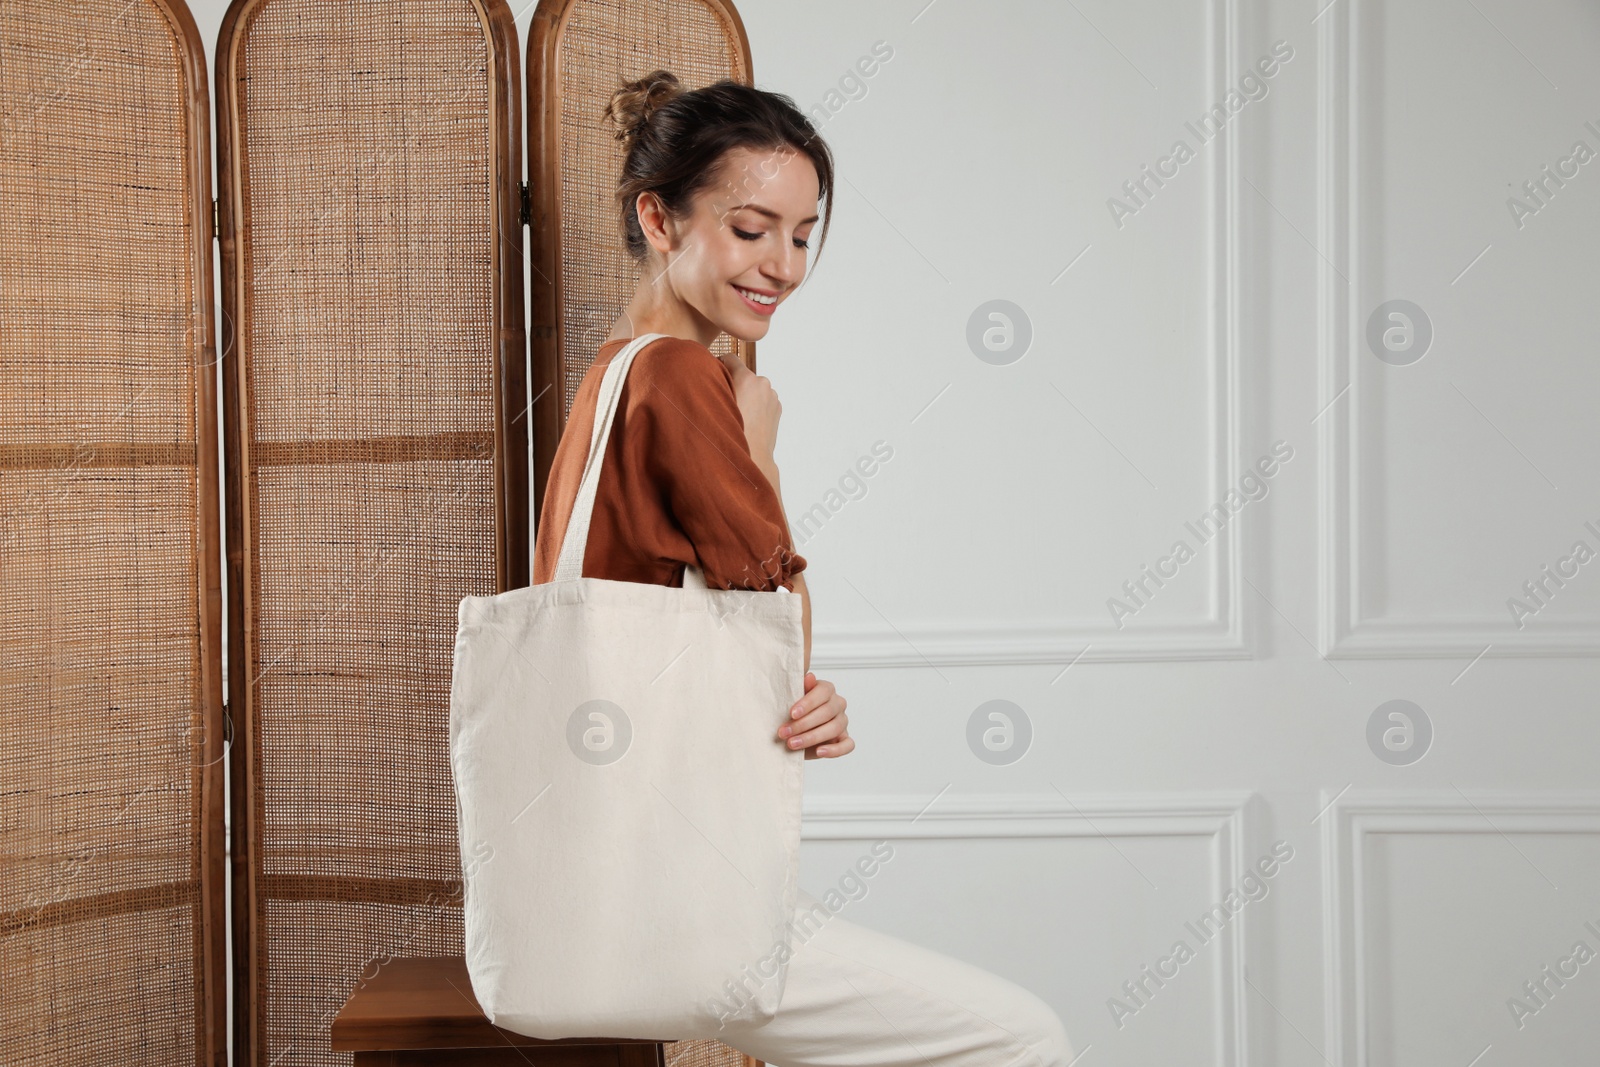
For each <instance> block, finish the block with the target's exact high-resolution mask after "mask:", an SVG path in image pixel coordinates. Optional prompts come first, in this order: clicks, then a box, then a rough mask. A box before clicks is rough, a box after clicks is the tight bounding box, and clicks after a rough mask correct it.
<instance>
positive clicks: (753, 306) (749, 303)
mask: <svg viewBox="0 0 1600 1067" xmlns="http://www.w3.org/2000/svg"><path fill="white" fill-rule="evenodd" d="M728 285H729V286H730V287H731V288H732V289H733V291H734V292H736V293H738V294H739V299H740V300H743V301H744V306H745V307H747V308H749V309H750V310H751V311H754V312H755V313H756V314H757V315H770V314H772V313H773V312H774V311H777V310H778V305H777V303H776V302H773V303H771V304H758V303H756V302H755V301H754V300H751V299H750V298H749V297H748V296H745V295H744V293H743V292H741V291H740V289H739V287H738V286H737V285H734V284H733V283H732V282H729V283H728Z"/></svg>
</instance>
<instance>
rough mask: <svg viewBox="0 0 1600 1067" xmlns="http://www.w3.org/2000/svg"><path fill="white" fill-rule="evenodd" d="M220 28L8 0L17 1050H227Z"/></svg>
mask: <svg viewBox="0 0 1600 1067" xmlns="http://www.w3.org/2000/svg"><path fill="white" fill-rule="evenodd" d="M207 96H208V93H207V88H206V74H205V58H204V50H203V48H202V46H201V43H200V40H199V37H198V35H197V33H196V31H195V27H194V23H193V21H192V19H190V17H189V15H188V13H187V11H186V10H181V9H180V10H177V11H173V10H170V9H168V8H167V7H166V6H165V5H164V4H161V3H156V2H144V0H133V2H131V3H130V2H129V0H104V2H101V0H72V2H71V3H67V2H65V0H63V2H61V3H52V2H49V0H32V2H29V3H8V4H0V219H3V222H0V1063H3V1064H5V1065H6V1067H23V1065H41V1067H42V1065H49V1067H59V1065H74V1064H85V1065H87V1064H97V1065H98V1064H119V1065H121V1064H128V1065H139V1064H148V1065H152V1067H170V1065H173V1064H210V1063H218V1064H220V1063H222V1062H223V1057H225V1056H226V1033H225V1030H224V1028H223V1024H224V1023H225V1016H224V1014H223V1009H224V1005H225V986H224V984H223V983H224V976H223V972H222V966H223V955H222V953H223V945H224V941H223V937H224V935H225V933H226V930H225V928H224V925H223V922H222V915H223V910H222V904H223V896H222V894H223V881H222V880H223V874H224V869H223V856H222V845H223V839H222V812H221V807H220V805H221V796H222V794H221V781H222V769H221V767H222V765H221V757H222V753H223V739H222V681H221V649H222V632H221V629H222V617H221V578H220V569H221V553H220V534H219V523H218V514H219V512H220V489H219V476H218V475H219V472H218V458H217V447H216V435H217V423H216V389H215V384H214V382H215V375H216V368H215V358H214V356H215V346H214V344H213V341H212V338H213V331H214V322H213V316H212V314H211V298H212V294H211V273H210V272H211V252H210V247H211V191H210V185H211V172H210V163H209V155H210V145H209V137H208V122H209V114H208V104H207Z"/></svg>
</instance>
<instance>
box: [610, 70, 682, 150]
mask: <svg viewBox="0 0 1600 1067" xmlns="http://www.w3.org/2000/svg"><path fill="white" fill-rule="evenodd" d="M683 91H684V90H683V86H682V85H681V84H680V83H679V82H678V79H677V76H676V75H674V74H673V73H672V72H671V71H670V70H653V71H651V72H650V73H649V74H646V75H645V76H644V77H642V78H640V79H639V80H638V81H631V82H625V83H624V84H623V86H622V88H620V89H618V90H617V91H616V92H614V93H612V94H611V102H610V103H609V104H608V105H606V114H605V117H606V118H608V119H610V120H611V121H612V122H613V123H615V124H616V127H617V132H616V138H617V140H619V141H622V140H627V139H630V138H633V137H637V136H638V135H639V131H640V129H641V128H642V127H643V126H644V124H645V122H646V121H648V120H649V118H650V114H651V113H652V112H653V111H655V110H656V109H657V108H659V107H661V106H662V105H664V104H666V103H668V102H669V101H671V100H672V99H673V98H674V97H676V96H678V95H679V94H681V93H682V92H683Z"/></svg>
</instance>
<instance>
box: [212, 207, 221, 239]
mask: <svg viewBox="0 0 1600 1067" xmlns="http://www.w3.org/2000/svg"><path fill="white" fill-rule="evenodd" d="M220 219H221V216H220V215H219V214H218V210H217V198H216V197H212V198H211V236H212V237H213V238H220V237H221V236H222V223H221V221H220Z"/></svg>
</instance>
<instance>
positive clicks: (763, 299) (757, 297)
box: [734, 285, 778, 304]
mask: <svg viewBox="0 0 1600 1067" xmlns="http://www.w3.org/2000/svg"><path fill="white" fill-rule="evenodd" d="M734 288H735V289H739V287H738V286H737V285H735V286H734ZM739 292H741V293H743V294H744V295H745V296H747V297H749V298H750V299H751V300H754V301H755V302H756V303H758V304H776V303H777V302H778V298H777V297H775V296H762V295H761V294H760V293H752V292H751V291H750V290H748V289H739Z"/></svg>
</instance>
